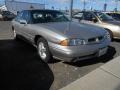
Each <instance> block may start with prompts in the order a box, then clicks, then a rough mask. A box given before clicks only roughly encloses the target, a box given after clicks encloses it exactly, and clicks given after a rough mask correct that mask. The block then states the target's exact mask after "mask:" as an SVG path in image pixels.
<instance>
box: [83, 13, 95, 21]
mask: <svg viewBox="0 0 120 90" xmlns="http://www.w3.org/2000/svg"><path fill="white" fill-rule="evenodd" d="M93 18H95V16H94V15H93V14H92V13H88V12H86V13H84V20H87V21H92V20H93Z"/></svg>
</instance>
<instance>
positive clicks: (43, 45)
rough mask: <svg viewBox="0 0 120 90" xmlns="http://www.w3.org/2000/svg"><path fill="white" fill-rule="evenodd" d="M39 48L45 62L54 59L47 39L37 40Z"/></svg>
mask: <svg viewBox="0 0 120 90" xmlns="http://www.w3.org/2000/svg"><path fill="white" fill-rule="evenodd" d="M37 50H38V54H39V56H40V58H41V59H42V61H44V62H46V63H47V62H49V61H50V60H51V59H52V55H51V53H50V51H49V47H48V43H47V41H46V40H45V39H43V38H39V39H38V41H37Z"/></svg>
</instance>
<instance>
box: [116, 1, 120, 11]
mask: <svg viewBox="0 0 120 90" xmlns="http://www.w3.org/2000/svg"><path fill="white" fill-rule="evenodd" d="M118 1H120V0H115V4H116V5H115V11H116V12H117V8H118Z"/></svg>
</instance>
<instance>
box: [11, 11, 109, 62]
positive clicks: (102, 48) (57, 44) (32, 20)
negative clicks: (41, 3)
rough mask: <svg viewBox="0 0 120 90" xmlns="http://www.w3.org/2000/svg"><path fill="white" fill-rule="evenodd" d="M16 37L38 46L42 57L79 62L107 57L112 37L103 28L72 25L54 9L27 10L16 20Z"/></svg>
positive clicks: (14, 21) (72, 23) (14, 24)
mask: <svg viewBox="0 0 120 90" xmlns="http://www.w3.org/2000/svg"><path fill="white" fill-rule="evenodd" d="M12 30H13V33H14V38H16V39H17V38H20V37H24V38H25V39H26V40H28V41H29V42H31V43H32V44H33V45H35V46H36V47H37V50H38V54H39V56H40V58H41V59H42V60H43V61H45V62H48V61H50V60H52V58H57V59H60V60H64V61H68V62H70V61H72V62H75V61H78V60H83V59H88V58H93V57H100V56H102V55H104V54H106V52H107V49H108V46H109V44H110V37H109V34H108V32H107V31H106V30H104V29H103V28H99V27H95V26H91V25H87V24H79V23H76V22H71V21H69V20H68V18H67V17H65V15H64V14H63V13H61V12H59V11H54V10H25V11H22V12H20V13H19V14H18V16H17V17H16V18H15V19H14V20H13V21H12Z"/></svg>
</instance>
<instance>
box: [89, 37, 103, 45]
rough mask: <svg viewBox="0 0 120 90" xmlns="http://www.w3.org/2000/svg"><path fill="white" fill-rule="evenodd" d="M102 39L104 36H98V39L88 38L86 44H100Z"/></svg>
mask: <svg viewBox="0 0 120 90" xmlns="http://www.w3.org/2000/svg"><path fill="white" fill-rule="evenodd" d="M103 39H104V36H98V37H94V38H90V39H88V44H92V43H100V42H101V41H102V40H103Z"/></svg>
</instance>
